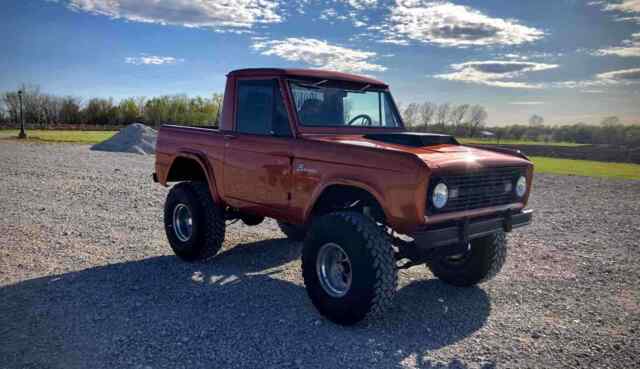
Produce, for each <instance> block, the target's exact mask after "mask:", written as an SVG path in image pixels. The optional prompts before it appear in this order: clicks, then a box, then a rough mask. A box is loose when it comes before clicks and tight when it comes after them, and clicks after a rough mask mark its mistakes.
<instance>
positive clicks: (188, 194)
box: [164, 182, 225, 261]
mask: <svg viewBox="0 0 640 369" xmlns="http://www.w3.org/2000/svg"><path fill="white" fill-rule="evenodd" d="M164 229H165V232H166V234H167V239H168V240H169V245H171V249H173V252H174V253H175V254H176V255H177V256H178V257H180V258H181V259H183V260H187V261H194V260H204V259H208V258H210V257H212V256H214V255H215V254H217V253H218V251H219V250H220V248H221V247H222V242H223V241H224V233H225V218H224V209H223V208H222V207H221V206H220V205H218V204H216V203H214V202H213V199H212V198H211V194H210V193H209V187H208V186H207V184H206V183H203V182H181V183H178V184H177V185H175V186H173V187H172V188H171V191H169V194H168V195H167V200H166V202H165V206H164Z"/></svg>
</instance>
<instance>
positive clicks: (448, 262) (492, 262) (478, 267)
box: [429, 231, 507, 287]
mask: <svg viewBox="0 0 640 369" xmlns="http://www.w3.org/2000/svg"><path fill="white" fill-rule="evenodd" d="M506 258H507V239H506V235H505V233H504V232H502V231H500V232H496V233H494V234H491V235H489V236H486V237H482V238H476V239H474V240H471V244H470V248H469V250H467V251H466V252H463V253H460V254H457V255H444V254H442V255H436V256H435V257H434V258H433V259H432V261H430V262H429V267H430V268H431V271H432V272H433V274H434V275H435V276H436V277H438V278H439V279H441V280H442V281H444V282H446V283H449V284H451V285H454V286H460V287H468V286H473V285H476V284H478V283H482V282H486V281H488V280H489V279H491V278H493V277H495V276H496V274H498V272H499V271H500V270H501V269H502V266H503V265H504V263H505V260H506Z"/></svg>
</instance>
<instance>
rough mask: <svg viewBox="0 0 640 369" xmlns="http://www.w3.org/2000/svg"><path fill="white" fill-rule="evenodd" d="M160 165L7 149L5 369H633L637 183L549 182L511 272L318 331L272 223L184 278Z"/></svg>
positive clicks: (2, 291) (426, 284) (294, 254)
mask: <svg viewBox="0 0 640 369" xmlns="http://www.w3.org/2000/svg"><path fill="white" fill-rule="evenodd" d="M152 171H153V157H151V156H140V155H135V154H114V153H104V152H92V151H89V149H88V147H87V146H77V145H63V144H28V143H16V142H15V141H0V173H1V176H0V210H1V212H2V221H1V222H0V245H2V248H1V249H0V367H1V368H7V369H12V368H65V369H68V368H90V369H96V368H189V369H191V368H351V367H353V368H400V367H403V368H404V367H409V368H413V367H417V368H439V369H440V368H493V367H499V368H503V367H504V368H507V367H510V368H529V367H531V368H534V367H535V368H552V367H558V368H559V367H593V368H631V367H638V366H637V365H638V363H639V361H640V339H639V338H638V336H640V287H639V286H640V284H639V283H640V268H639V263H640V262H639V260H640V259H639V256H640V251H639V247H638V246H639V242H640V241H639V239H640V182H638V181H619V180H615V181H614V180H604V179H594V178H581V177H563V176H551V175H538V176H537V177H536V180H535V183H534V193H533V195H532V200H531V204H530V205H531V207H532V208H534V209H536V211H537V213H536V215H535V223H534V224H533V225H532V226H530V227H528V228H527V229H524V230H519V231H517V232H514V233H513V234H511V236H510V254H509V257H508V261H507V264H506V266H505V269H503V272H502V273H501V274H500V275H499V276H498V277H497V278H496V279H494V280H493V281H491V282H489V283H486V284H484V285H481V286H480V287H478V288H469V289H463V288H454V287H450V286H447V285H444V284H443V283H441V282H439V281H438V280H436V279H434V278H433V277H432V275H431V273H430V272H429V271H428V270H427V269H426V268H425V267H422V266H420V267H413V268H411V269H409V270H404V271H401V273H400V281H399V284H400V287H399V291H398V295H397V299H396V304H395V306H394V307H393V308H392V309H391V311H389V312H388V313H387V315H386V319H384V320H381V321H375V322H369V323H367V324H364V325H359V326H356V327H352V328H344V327H340V326H336V325H334V324H332V323H330V322H328V321H327V320H324V319H323V318H322V317H320V316H319V315H318V314H317V313H316V311H315V310H314V308H313V306H312V305H311V303H310V301H309V300H308V298H307V296H306V292H305V290H304V286H303V283H302V280H301V276H300V262H299V256H300V247H301V245H300V244H299V243H292V242H289V241H287V240H286V239H284V238H283V237H284V236H283V235H282V233H280V232H279V230H278V228H277V226H276V225H275V223H274V222H273V221H267V222H265V223H263V224H262V225H260V226H257V227H245V226H242V225H239V224H235V225H232V226H231V227H229V229H228V233H227V240H226V242H225V246H224V250H223V251H222V253H221V254H220V255H219V256H217V257H216V258H215V259H214V260H212V261H210V262H208V263H195V264H188V263H184V262H181V261H179V260H177V259H176V258H175V257H174V256H173V255H172V254H171V252H170V249H169V246H168V244H167V242H166V240H165V236H164V231H163V227H162V206H163V202H164V197H165V195H166V193H167V190H166V189H165V188H162V187H160V186H159V185H156V184H154V183H152V181H151V178H150V174H151V172H152Z"/></svg>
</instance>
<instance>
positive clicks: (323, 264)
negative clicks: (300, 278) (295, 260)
mask: <svg viewBox="0 0 640 369" xmlns="http://www.w3.org/2000/svg"><path fill="white" fill-rule="evenodd" d="M316 272H317V273H318V279H319V280H320V285H321V286H322V289H324V291H325V292H326V293H327V294H329V295H330V296H332V297H342V296H344V295H346V294H347V292H349V289H350V288H351V280H352V268H351V260H349V256H348V255H347V253H346V252H345V251H344V250H343V249H342V247H340V245H338V244H336V243H333V242H330V243H326V244H324V245H322V247H321V248H320V250H319V251H318V259H317V260H316Z"/></svg>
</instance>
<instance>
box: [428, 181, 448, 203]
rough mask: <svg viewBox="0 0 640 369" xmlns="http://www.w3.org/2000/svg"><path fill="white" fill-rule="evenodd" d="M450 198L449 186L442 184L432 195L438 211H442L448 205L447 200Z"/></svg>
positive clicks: (438, 185)
mask: <svg viewBox="0 0 640 369" xmlns="http://www.w3.org/2000/svg"><path fill="white" fill-rule="evenodd" d="M448 198H449V189H448V188H447V185H446V184H444V183H442V182H440V183H438V184H437V185H436V187H435V188H434V189H433V195H431V202H432V203H433V206H435V207H436V209H442V208H443V207H444V206H445V205H447V199H448Z"/></svg>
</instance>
